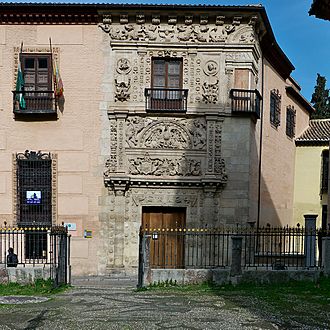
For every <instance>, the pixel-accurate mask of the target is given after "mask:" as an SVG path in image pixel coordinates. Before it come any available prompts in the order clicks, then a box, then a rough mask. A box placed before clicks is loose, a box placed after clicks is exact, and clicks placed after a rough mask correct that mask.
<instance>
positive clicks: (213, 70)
mask: <svg viewBox="0 0 330 330" xmlns="http://www.w3.org/2000/svg"><path fill="white" fill-rule="evenodd" d="M203 71H204V73H205V74H206V75H207V76H214V75H216V74H217V73H218V71H219V66H218V63H217V62H216V61H213V60H209V61H207V62H206V63H205V66H204V68H203Z"/></svg>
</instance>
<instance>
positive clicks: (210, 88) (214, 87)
mask: <svg viewBox="0 0 330 330" xmlns="http://www.w3.org/2000/svg"><path fill="white" fill-rule="evenodd" d="M218 98H219V79H217V80H216V82H214V83H208V82H204V84H203V101H204V102H205V103H213V104H215V103H217V101H218Z"/></svg>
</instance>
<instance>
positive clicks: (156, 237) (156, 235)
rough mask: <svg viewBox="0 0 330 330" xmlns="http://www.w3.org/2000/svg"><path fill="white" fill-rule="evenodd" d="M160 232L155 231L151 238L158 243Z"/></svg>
mask: <svg viewBox="0 0 330 330" xmlns="http://www.w3.org/2000/svg"><path fill="white" fill-rule="evenodd" d="M158 236H159V235H158V231H153V232H152V234H151V238H152V239H153V240H154V241H156V240H157V239H158Z"/></svg>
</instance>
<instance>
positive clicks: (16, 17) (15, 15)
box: [0, 10, 98, 25]
mask: <svg viewBox="0 0 330 330" xmlns="http://www.w3.org/2000/svg"><path fill="white" fill-rule="evenodd" d="M97 22H98V15H97V14H84V13H75V14H74V13H72V14H70V13H64V12H62V13H57V11H56V10H54V11H51V12H45V13H43V12H34V13H29V12H27V13H21V12H16V11H12V12H10V11H8V12H0V25H5V24H6V25H8V24H9V25H11V24H15V25H17V24H22V25H26V24H38V25H52V24H56V25H58V24H89V25H90V24H97Z"/></svg>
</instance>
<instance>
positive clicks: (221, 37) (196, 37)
mask: <svg viewBox="0 0 330 330" xmlns="http://www.w3.org/2000/svg"><path fill="white" fill-rule="evenodd" d="M108 16H109V15H107V16H105V19H104V20H103V23H101V24H100V25H99V26H100V28H101V29H102V30H103V31H104V32H106V33H108V34H109V36H110V38H111V40H114V41H116V40H117V41H121V40H122V41H156V42H193V43H196V42H219V43H221V42H254V41H252V39H251V38H248V37H247V36H245V35H244V36H242V37H241V36H240V35H239V33H238V34H237V33H235V38H233V37H231V38H229V36H230V35H232V34H233V32H234V31H236V32H237V31H240V28H241V26H246V27H247V28H248V29H249V30H250V33H252V32H253V33H254V30H255V29H256V22H257V19H256V17H250V19H249V20H248V21H247V22H246V23H245V24H242V23H241V21H242V19H243V18H242V17H240V16H235V17H233V18H232V23H231V24H228V23H227V24H225V20H226V18H225V17H224V16H216V17H215V25H214V24H209V17H208V16H207V15H201V16H200V22H199V24H193V17H192V16H190V15H187V16H185V17H184V20H183V22H184V24H177V23H178V18H177V17H176V16H169V17H168V20H167V24H164V23H161V20H160V17H159V15H154V16H153V17H152V19H151V22H150V23H151V24H150V23H149V24H148V23H146V18H145V15H143V14H139V15H137V16H136V22H137V24H136V25H133V24H129V23H128V17H127V15H121V18H120V24H121V25H111V24H112V20H109V19H108ZM245 21H246V18H245Z"/></svg>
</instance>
